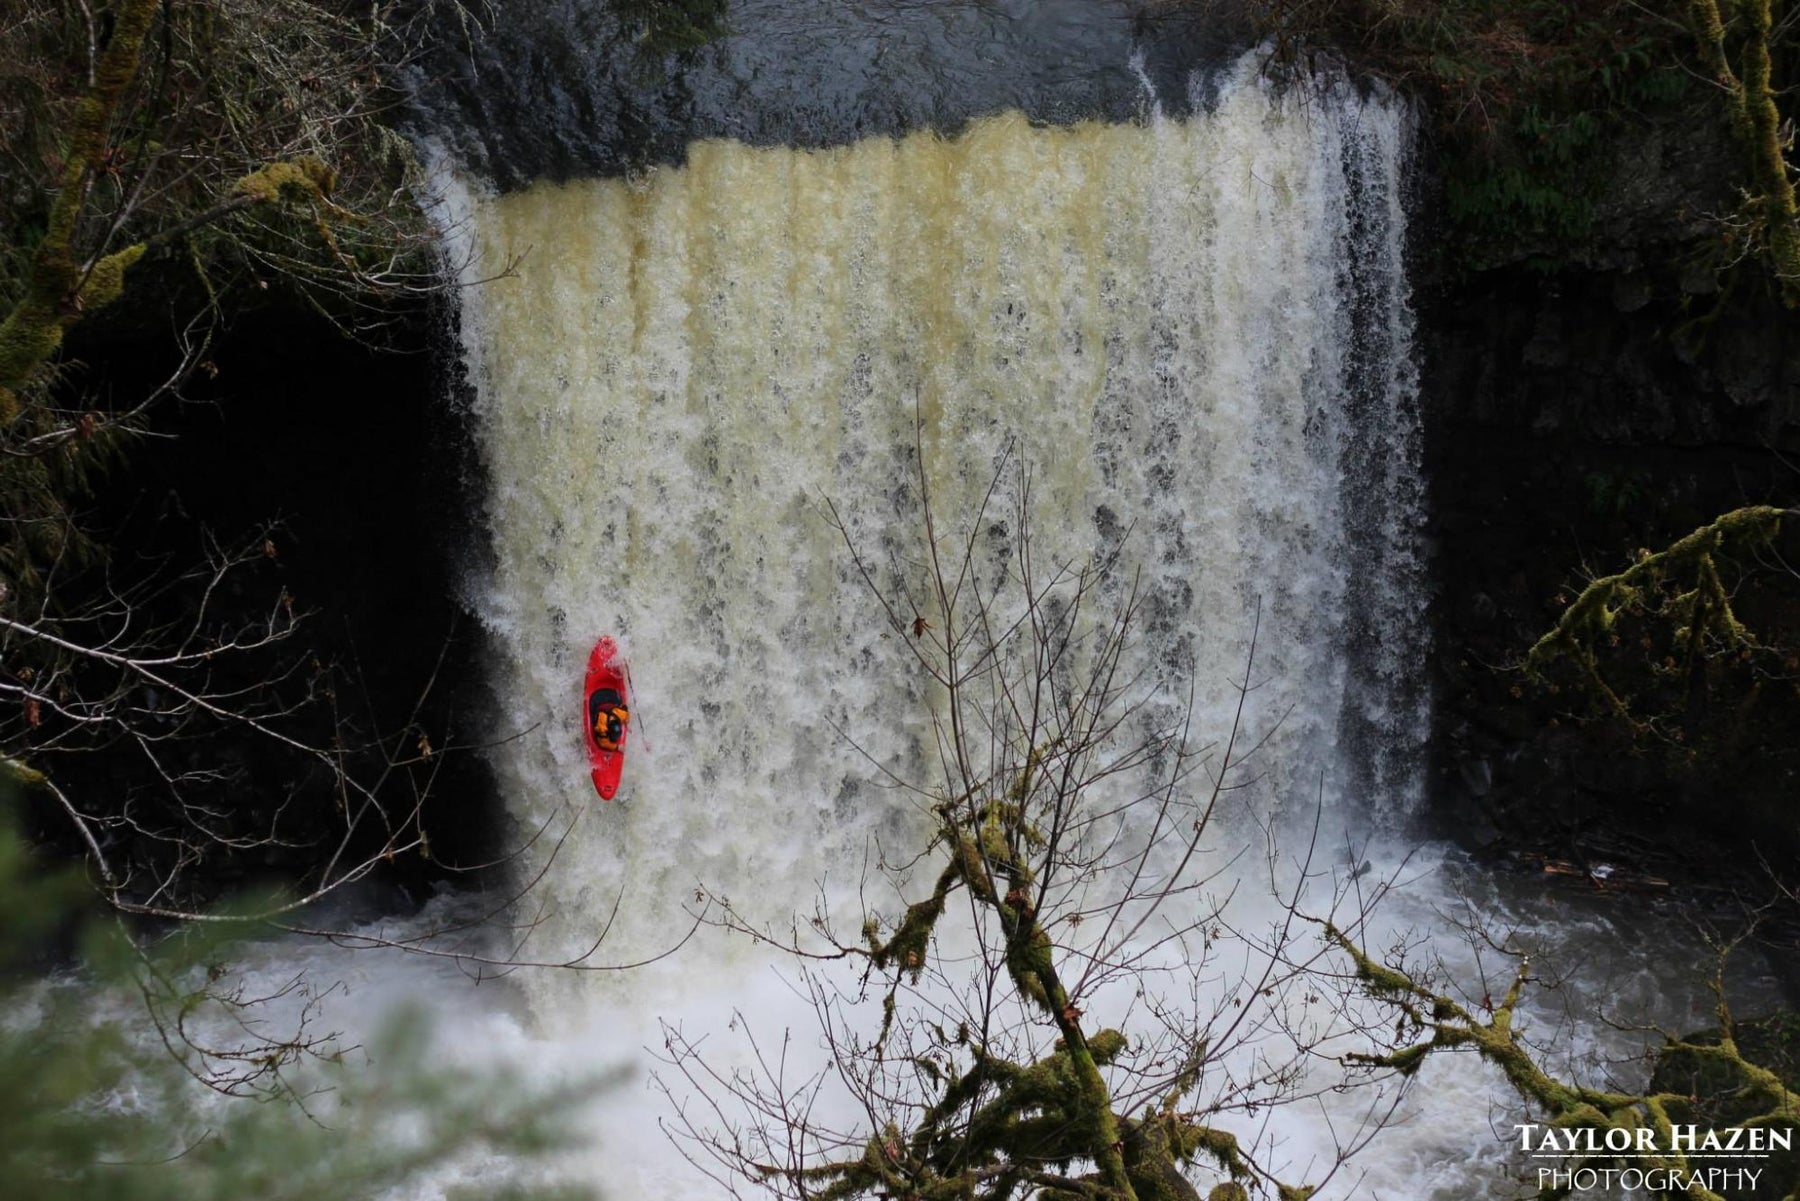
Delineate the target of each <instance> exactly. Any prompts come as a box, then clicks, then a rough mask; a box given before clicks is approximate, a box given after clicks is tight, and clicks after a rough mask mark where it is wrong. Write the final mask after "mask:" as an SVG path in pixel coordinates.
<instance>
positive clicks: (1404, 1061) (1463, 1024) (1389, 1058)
mask: <svg viewBox="0 0 1800 1201" xmlns="http://www.w3.org/2000/svg"><path fill="white" fill-rule="evenodd" d="M1325 930H1326V937H1327V938H1328V939H1329V940H1330V941H1331V942H1333V943H1335V944H1336V945H1337V947H1338V948H1339V949H1340V950H1342V951H1343V952H1344V953H1345V954H1346V955H1348V956H1349V957H1350V959H1351V961H1352V962H1353V963H1354V964H1355V965H1356V977H1357V979H1359V980H1361V981H1362V982H1363V986H1364V988H1365V989H1366V990H1367V991H1368V993H1369V994H1370V995H1371V996H1374V997H1377V998H1380V999H1381V1000H1383V1001H1386V1002H1388V1003H1389V1004H1391V1005H1393V1006H1394V1007H1395V1008H1396V1009H1397V1010H1398V1011H1399V1013H1400V1027H1399V1029H1400V1031H1402V1032H1404V1031H1405V1030H1406V1029H1407V1028H1409V1027H1410V1029H1411V1030H1412V1031H1413V1032H1414V1033H1415V1035H1416V1036H1417V1037H1418V1038H1419V1040H1420V1041H1417V1042H1414V1043H1412V1044H1411V1045H1408V1046H1404V1047H1400V1048H1398V1049H1396V1050H1394V1051H1390V1052H1386V1053H1379V1054H1374V1053H1369V1054H1361V1053H1359V1054H1352V1055H1350V1056H1349V1059H1350V1060H1351V1062H1355V1063H1361V1064H1364V1065H1366V1066H1370V1067H1381V1068H1390V1069H1393V1070H1394V1071H1397V1072H1400V1073H1401V1074H1403V1075H1411V1074H1412V1073H1414V1072H1417V1071H1418V1070H1419V1069H1420V1068H1421V1067H1422V1066H1424V1064H1425V1061H1426V1060H1427V1059H1428V1058H1429V1056H1430V1055H1431V1054H1432V1053H1433V1052H1435V1051H1440V1050H1459V1049H1468V1050H1473V1051H1475V1053H1476V1054H1478V1055H1480V1056H1481V1058H1482V1059H1484V1060H1486V1061H1487V1062H1489V1063H1491V1064H1493V1065H1494V1066H1496V1067H1498V1068H1499V1069H1500V1071H1501V1073H1502V1074H1503V1075H1504V1076H1505V1077H1506V1079H1507V1082H1508V1083H1510V1084H1511V1085H1512V1087H1513V1089H1514V1090H1515V1091H1516V1092H1517V1093H1518V1094H1519V1096H1520V1097H1521V1098H1523V1099H1524V1100H1525V1101H1526V1102H1527V1103H1528V1104H1530V1105H1532V1106H1533V1107H1534V1108H1536V1109H1539V1110H1541V1111H1543V1112H1544V1113H1545V1114H1546V1115H1548V1117H1549V1123H1548V1125H1549V1126H1550V1127H1552V1128H1556V1129H1587V1130H1596V1131H1607V1130H1615V1129H1616V1130H1625V1131H1628V1132H1630V1138H1629V1140H1628V1141H1627V1143H1626V1146H1627V1147H1629V1148H1630V1149H1631V1151H1632V1154H1633V1162H1632V1166H1635V1167H1639V1168H1647V1167H1656V1168H1662V1169H1665V1170H1668V1171H1671V1172H1680V1173H1683V1174H1686V1173H1688V1172H1689V1171H1690V1164H1689V1155H1688V1153H1687V1151H1685V1150H1683V1149H1682V1146H1681V1144H1680V1143H1679V1141H1678V1140H1676V1139H1674V1138H1673V1137H1672V1133H1673V1129H1674V1125H1675V1123H1676V1120H1677V1119H1676V1117H1675V1116H1673V1115H1675V1114H1678V1113H1680V1112H1681V1107H1683V1106H1686V1105H1688V1104H1689V1103H1690V1102H1691V1101H1692V1098H1691V1097H1690V1096H1688V1095H1686V1094H1682V1093H1675V1092H1659V1091H1646V1092H1644V1093H1624V1092H1612V1091H1608V1090H1604V1089H1592V1088H1586V1087H1584V1086H1581V1085H1576V1084H1570V1083H1567V1082H1565V1081H1562V1080H1558V1079H1557V1078H1555V1077H1554V1076H1551V1075H1550V1074H1549V1073H1547V1072H1545V1071H1544V1070H1543V1068H1542V1067H1541V1066H1540V1065H1539V1064H1538V1062H1537V1060H1536V1059H1535V1058H1534V1057H1533V1056H1532V1054H1531V1052H1530V1051H1529V1050H1528V1049H1527V1048H1526V1047H1525V1046H1523V1045H1522V1044H1521V1043H1520V1042H1519V1040H1518V1037H1517V1033H1516V1029H1515V1025H1514V1023H1515V1020H1516V1018H1517V1014H1518V1008H1519V1004H1520V1002H1521V1001H1522V999H1523V998H1524V994H1525V989H1526V987H1527V985H1528V983H1529V982H1530V980H1531V968H1530V961H1529V960H1521V961H1520V964H1519V967H1518V969H1517V970H1516V971H1515V972H1514V975H1513V981H1512V984H1511V986H1510V987H1509V988H1508V989H1507V991H1506V995H1505V996H1504V997H1503V998H1502V999H1501V1000H1500V1002H1499V1003H1498V1004H1496V1005H1494V1006H1493V1008H1492V1011H1491V1012H1490V1013H1488V1014H1486V1016H1485V1017H1477V1016H1476V1015H1475V1014H1473V1013H1471V1012H1470V1011H1469V1009H1468V1008H1467V1007H1466V1006H1464V1005H1462V1004H1460V1003H1459V1002H1457V1001H1456V1000H1455V999H1453V998H1451V997H1449V996H1447V995H1445V994H1443V993H1440V992H1437V991H1436V990H1434V989H1432V988H1430V987H1428V986H1426V985H1424V984H1421V983H1420V982H1419V981H1417V980H1415V979H1414V978H1413V977H1412V976H1411V975H1409V974H1408V973H1406V972H1404V971H1402V970H1400V969H1398V968H1394V967H1390V966H1388V965H1386V964H1382V963H1380V962H1377V961H1376V960H1375V959H1373V958H1372V957H1371V956H1369V955H1368V953H1367V952H1365V951H1364V950H1363V949H1362V948H1361V947H1360V946H1358V945H1357V944H1356V943H1355V942H1354V941H1353V940H1351V939H1350V938H1349V937H1347V936H1346V935H1345V934H1344V933H1343V932H1342V931H1340V930H1338V929H1337V928H1336V927H1335V926H1332V925H1329V924H1327V925H1326V927H1325ZM1715 985H1716V988H1715V990H1716V991H1717V992H1718V994H1719V996H1720V1002H1719V1007H1718V1017H1719V1023H1720V1036H1719V1041H1718V1042H1717V1043H1716V1044H1708V1043H1696V1042H1693V1041H1692V1040H1688V1039H1671V1040H1669V1042H1668V1043H1667V1044H1666V1045H1665V1047H1664V1048H1663V1054H1664V1056H1665V1057H1667V1056H1670V1055H1673V1054H1684V1055H1688V1056H1691V1057H1692V1058H1694V1059H1697V1060H1703V1061H1708V1062H1711V1063H1714V1064H1717V1065H1720V1066H1722V1067H1723V1068H1724V1069H1725V1070H1726V1073H1727V1075H1728V1077H1729V1079H1730V1081H1731V1085H1732V1087H1733V1088H1734V1090H1735V1092H1734V1098H1735V1099H1736V1100H1737V1101H1738V1102H1740V1103H1741V1104H1743V1105H1744V1106H1745V1108H1746V1112H1747V1113H1748V1116H1746V1117H1744V1118H1743V1119H1742V1120H1739V1121H1737V1122H1736V1123H1735V1124H1736V1125H1741V1126H1745V1127H1753V1126H1768V1125H1792V1124H1794V1123H1796V1122H1800V1095H1797V1094H1796V1093H1795V1092H1794V1091H1792V1090H1791V1089H1789V1088H1788V1086H1787V1084H1786V1082H1785V1081H1783V1080H1782V1078H1781V1077H1780V1076H1779V1075H1777V1074H1776V1073H1775V1072H1773V1071H1770V1070H1769V1069H1768V1068H1766V1067H1763V1066H1761V1065H1759V1064H1756V1063H1753V1062H1751V1061H1750V1060H1748V1059H1746V1058H1745V1057H1744V1055H1743V1054H1742V1052H1741V1051H1740V1050H1739V1048H1738V1045H1737V1042H1736V1040H1735V1038H1734V1037H1733V1033H1732V1032H1733V1023H1732V1018H1731V1013H1730V1010H1729V1008H1728V1007H1727V1006H1726V1005H1725V1003H1724V1000H1723V996H1724V993H1723V986H1722V985H1719V984H1717V982H1715ZM1689 1120H1690V1121H1691V1118H1690V1119H1689ZM1639 1131H1647V1132H1650V1133H1649V1134H1648V1135H1647V1136H1645V1137H1643V1138H1640V1136H1639V1134H1638V1132H1639ZM1600 1145H1605V1143H1604V1140H1601V1144H1600ZM1586 1146H1587V1144H1583V1149H1584V1150H1585V1148H1586ZM1590 1158H1592V1159H1593V1160H1594V1161H1595V1162H1601V1161H1609V1159H1610V1158H1616V1157H1608V1156H1607V1155H1605V1154H1604V1153H1601V1154H1598V1155H1592V1156H1590ZM1686 1195H1687V1196H1689V1197H1691V1198H1695V1199H1696V1201H1720V1198H1719V1197H1718V1196H1717V1194H1715V1193H1713V1192H1711V1191H1708V1190H1707V1189H1705V1188H1702V1187H1700V1186H1698V1185H1694V1186H1692V1187H1690V1188H1689V1189H1688V1191H1687V1194H1686Z"/></svg>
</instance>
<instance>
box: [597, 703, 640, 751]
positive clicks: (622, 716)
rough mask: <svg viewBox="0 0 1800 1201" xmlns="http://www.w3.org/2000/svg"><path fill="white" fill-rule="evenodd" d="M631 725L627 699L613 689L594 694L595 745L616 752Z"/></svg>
mask: <svg viewBox="0 0 1800 1201" xmlns="http://www.w3.org/2000/svg"><path fill="white" fill-rule="evenodd" d="M630 724H631V710H630V708H628V707H627V706H626V704H625V698H624V697H622V696H620V695H619V694H618V693H617V692H614V691H613V690H612V689H611V688H602V689H601V690H600V691H599V692H596V693H595V694H594V744H595V745H596V746H598V747H599V748H600V749H601V750H603V751H616V750H618V749H619V743H620V742H621V741H622V740H623V739H624V737H625V727H626V726H628V725H630Z"/></svg>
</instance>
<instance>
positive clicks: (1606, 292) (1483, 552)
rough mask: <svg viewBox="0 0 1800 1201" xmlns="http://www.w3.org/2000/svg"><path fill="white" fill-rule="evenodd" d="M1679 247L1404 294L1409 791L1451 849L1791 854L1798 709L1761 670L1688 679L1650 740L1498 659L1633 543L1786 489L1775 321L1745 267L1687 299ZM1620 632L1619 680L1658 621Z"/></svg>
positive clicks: (1744, 581)
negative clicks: (1418, 581) (1416, 546)
mask: <svg viewBox="0 0 1800 1201" xmlns="http://www.w3.org/2000/svg"><path fill="white" fill-rule="evenodd" d="M1679 253H1680V252H1678V251H1674V250H1670V249H1668V247H1667V244H1666V243H1665V244H1662V245H1661V246H1657V245H1640V246H1638V247H1637V248H1636V249H1635V251H1633V252H1632V253H1630V254H1626V253H1624V252H1623V251H1622V250H1621V249H1620V248H1619V247H1618V246H1615V247H1613V248H1612V250H1611V251H1609V253H1608V255H1607V258H1608V259H1609V260H1610V261H1611V262H1613V263H1615V264H1618V263H1624V264H1625V265H1615V266H1611V267H1599V268H1578V267H1574V266H1567V267H1564V268H1563V269H1561V270H1559V271H1557V272H1555V273H1554V274H1544V273H1541V272H1537V271H1534V270H1531V269H1528V268H1526V267H1523V266H1514V267H1510V268H1505V269H1500V270H1495V271H1489V272H1486V273H1483V274H1481V275H1479V276H1477V277H1475V278H1474V279H1472V280H1470V281H1468V282H1466V283H1462V284H1459V285H1457V286H1444V285H1440V286H1437V287H1435V288H1432V289H1428V290H1425V291H1424V292H1423V294H1422V295H1421V296H1420V297H1419V299H1418V307H1419V310H1420V312H1421V315H1422V318H1423V321H1422V325H1423V330H1422V333H1423V338H1424V348H1423V349H1424V359H1425V374H1424V391H1425V403H1426V406H1427V415H1426V422H1425V426H1426V431H1427V435H1426V436H1427V450H1426V454H1427V466H1428V475H1429V478H1430V481H1431V484H1430V487H1431V502H1430V512H1431V514H1432V519H1431V521H1432V528H1431V537H1432V540H1433V542H1434V553H1435V557H1436V558H1435V561H1436V597H1435V602H1434V603H1435V627H1436V632H1437V644H1436V645H1437V649H1436V651H1435V656H1434V664H1433V684H1434V691H1435V696H1436V702H1437V721H1438V736H1437V738H1436V739H1435V740H1434V741H1435V746H1434V766H1433V777H1432V782H1433V791H1434V794H1435V798H1436V801H1437V808H1438V812H1439V814H1440V815H1441V816H1443V817H1444V818H1445V819H1446V820H1445V824H1446V826H1447V827H1448V828H1449V829H1451V830H1453V831H1457V832H1459V833H1460V835H1461V836H1462V837H1463V838H1464V841H1466V842H1471V843H1474V844H1475V845H1477V846H1484V847H1486V848H1488V849H1493V848H1495V847H1500V846H1504V847H1507V848H1510V849H1514V850H1523V851H1527V852H1531V853H1534V854H1536V855H1539V856H1544V857H1549V858H1556V859H1565V860H1569V861H1571V862H1573V863H1576V864H1580V865H1583V866H1587V865H1592V864H1595V863H1599V862H1607V863H1613V864H1620V863H1624V864H1634V865H1636V866H1637V867H1640V868H1648V869H1651V870H1654V871H1657V872H1659V873H1660V874H1665V875H1670V876H1676V875H1687V874H1690V873H1693V874H1698V875H1702V876H1705V875H1714V874H1718V873H1728V872H1733V871H1737V872H1739V873H1742V874H1746V875H1747V874H1749V873H1752V872H1754V871H1755V870H1757V863H1756V854H1760V855H1762V856H1763V857H1766V858H1767V859H1768V860H1769V861H1770V862H1772V863H1777V864H1781V863H1792V862H1794V861H1795V859H1796V857H1797V856H1800V820H1796V817H1795V810H1794V808H1793V801H1794V798H1795V796H1796V793H1797V785H1800V702H1797V700H1796V694H1795V689H1794V686H1793V682H1792V680H1791V679H1784V678H1781V677H1782V676H1783V675H1784V674H1786V673H1785V669H1783V668H1782V667H1780V666H1779V665H1777V666H1776V667H1775V669H1774V670H1773V671H1772V672H1771V670H1769V668H1768V667H1767V666H1766V664H1765V667H1763V668H1761V669H1754V670H1753V669H1751V668H1749V667H1742V668H1737V667H1735V665H1724V666H1720V667H1717V668H1715V669H1712V670H1710V672H1709V674H1708V677H1707V681H1706V685H1707V686H1706V687H1704V688H1702V689H1697V690H1692V691H1690V694H1689V695H1688V696H1687V697H1686V698H1685V699H1684V700H1683V702H1682V712H1680V713H1679V714H1678V715H1677V720H1674V721H1672V722H1670V723H1669V726H1670V728H1672V729H1673V730H1674V737H1673V739H1669V738H1665V739H1649V740H1645V739H1643V738H1634V737H1633V736H1632V734H1631V732H1630V730H1629V729H1628V728H1627V726H1626V724H1625V723H1623V722H1621V721H1619V720H1617V719H1594V718H1593V709H1592V706H1591V704H1590V702H1589V699H1588V698H1587V697H1586V696H1583V695H1578V694H1576V693H1575V692H1574V691H1572V690H1569V689H1564V690H1563V691H1561V692H1552V691H1550V690H1549V689H1546V688H1543V687H1539V686H1536V685H1534V684H1532V683H1531V682H1529V681H1527V680H1526V679H1525V678H1524V676H1523V674H1522V673H1520V672H1518V671H1516V670H1507V669H1508V668H1511V667H1514V666H1516V665H1517V664H1518V663H1519V662H1520V661H1521V660H1522V658H1523V656H1524V653H1525V651H1526V650H1527V649H1528V648H1529V647H1530V646H1531V645H1532V643H1533V642H1534V641H1535V640H1536V639H1537V638H1538V637H1540V636H1541V635H1542V634H1543V633H1544V632H1545V631H1547V630H1549V629H1550V628H1551V627H1552V625H1553V624H1554V622H1555V620H1556V617H1557V615H1558V614H1559V613H1560V612H1561V608H1562V605H1563V604H1564V603H1566V602H1567V600H1568V599H1570V598H1572V597H1573V596H1574V595H1575V593H1576V592H1577V591H1578V590H1579V588H1580V586H1581V583H1582V582H1583V581H1584V580H1585V579H1587V578H1591V577H1592V576H1594V575H1601V574H1609V573H1612V572H1616V571H1620V570H1622V569H1624V568H1625V567H1626V566H1628V565H1629V564H1630V563H1631V561H1632V560H1631V555H1632V553H1633V551H1634V550H1635V548H1638V547H1648V548H1652V549H1654V548H1659V547H1662V546H1666V545H1667V544H1669V543H1670V542H1672V541H1673V540H1674V539H1676V538H1679V537H1681V536H1682V535H1684V534H1687V533H1688V532H1690V531H1692V530H1694V529H1696V528H1698V527H1700V526H1702V525H1705V524H1707V523H1708V522H1710V521H1712V520H1713V519H1714V518H1715V517H1717V516H1718V515H1719V514H1720V513H1722V512H1724V511H1726V510H1728V509H1731V508H1735V507H1737V506H1740V505H1746V504H1774V505H1784V504H1790V503H1792V502H1793V501H1794V499H1795V495H1796V492H1800V474H1797V472H1796V469H1795V466H1794V464H1796V463H1797V462H1800V337H1796V336H1795V335H1796V333H1800V325H1797V324H1796V320H1795V317H1794V315H1793V314H1792V313H1789V312H1788V311H1786V310H1784V309H1783V308H1781V306H1780V304H1779V303H1778V302H1777V301H1776V300H1774V299H1773V298H1772V297H1770V296H1768V295H1767V289H1766V288H1765V287H1764V285H1763V283H1762V281H1761V279H1760V278H1759V277H1758V275H1757V268H1755V267H1754V266H1753V267H1751V268H1748V269H1746V270H1744V271H1742V272H1740V273H1739V276H1738V277H1737V278H1736V279H1735V280H1733V281H1730V284H1731V287H1732V288H1733V289H1734V292H1733V293H1732V294H1716V293H1713V294H1695V292H1694V291H1693V286H1694V284H1693V279H1692V272H1691V271H1689V270H1688V269H1687V268H1685V267H1684V265H1683V263H1682V262H1681V260H1680V257H1679ZM1659 258H1660V259H1661V260H1663V263H1664V265H1661V266H1651V267H1646V266H1640V265H1638V264H1639V263H1655V262H1657V261H1658V260H1659ZM1708 282H1710V279H1709V281H1708ZM1796 547H1797V544H1796V542H1795V540H1794V538H1793V537H1792V536H1791V532H1790V533H1789V534H1784V536H1783V538H1782V540H1781V542H1780V544H1779V545H1778V546H1777V547H1776V548H1775V549H1776V550H1777V551H1781V552H1783V553H1784V554H1785V555H1786V556H1789V558H1788V559H1787V561H1788V562H1793V561H1795V560H1793V559H1792V558H1791V556H1792V555H1793V554H1794V553H1795V550H1796ZM1737 566H1738V568H1739V571H1738V574H1737V575H1736V576H1735V577H1734V581H1732V583H1735V584H1737V585H1739V591H1738V594H1737V603H1738V607H1739V609H1740V616H1742V617H1743V618H1744V619H1745V621H1746V622H1747V624H1749V625H1750V626H1751V628H1752V629H1753V630H1754V631H1755V632H1756V633H1757V634H1758V636H1759V637H1760V638H1761V639H1762V640H1763V641H1765V642H1766V643H1768V644H1770V645H1773V646H1777V647H1794V646H1800V582H1797V581H1796V580H1795V579H1794V578H1793V577H1792V575H1791V573H1790V572H1788V571H1786V570H1785V568H1784V567H1783V565H1782V563H1781V562H1778V561H1770V562H1764V563H1761V564H1758V563H1754V562H1750V561H1747V560H1746V561H1743V562H1740V563H1739V564H1738V565H1737ZM1728 586H1731V584H1730V583H1728ZM1620 633H1621V635H1622V642H1623V645H1622V647H1621V648H1620V650H1619V651H1618V657H1619V658H1620V660H1621V662H1622V663H1624V664H1625V668H1624V670H1626V671H1627V672H1629V671H1630V670H1631V663H1630V658H1631V656H1632V654H1633V653H1634V652H1635V653H1636V654H1637V656H1638V658H1639V659H1640V660H1642V659H1644V658H1646V657H1649V656H1661V655H1663V654H1664V653H1665V650H1666V647H1665V645H1664V644H1665V643H1666V642H1667V641H1668V633H1667V631H1666V629H1665V630H1663V631H1661V632H1660V633H1659V632H1658V631H1657V630H1656V629H1654V628H1652V627H1651V626H1650V625H1649V624H1648V623H1646V624H1644V625H1642V626H1635V625H1631V624H1629V623H1621V627H1620ZM1659 639H1660V641H1659ZM1645 640H1648V641H1645ZM1753 851H1754V852H1755V854H1753V853H1752V852H1753Z"/></svg>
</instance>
